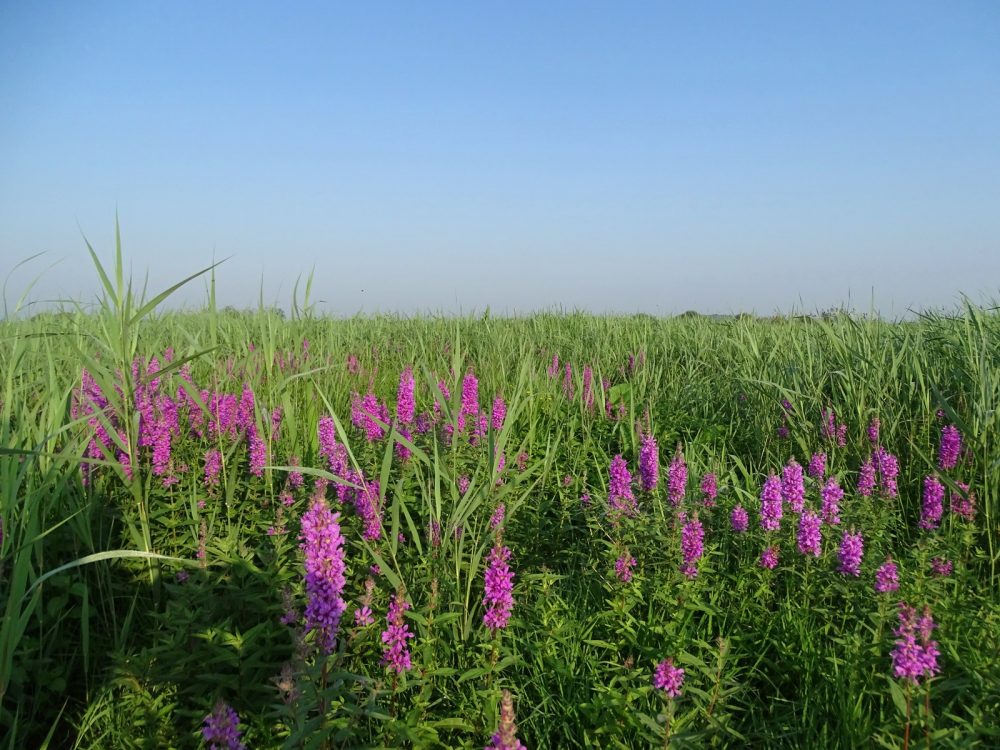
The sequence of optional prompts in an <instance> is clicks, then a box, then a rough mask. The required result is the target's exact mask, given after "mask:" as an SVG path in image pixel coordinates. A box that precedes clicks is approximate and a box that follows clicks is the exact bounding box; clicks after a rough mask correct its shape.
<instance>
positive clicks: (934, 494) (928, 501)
mask: <svg viewBox="0 0 1000 750" xmlns="http://www.w3.org/2000/svg"><path fill="white" fill-rule="evenodd" d="M942 515H944V485H943V484H941V482H940V481H939V480H938V478H937V477H934V476H930V477H925V478H924V507H923V510H922V511H921V513H920V524H919V525H920V528H922V529H927V530H930V529H936V528H937V527H938V525H939V524H940V523H941V516H942Z"/></svg>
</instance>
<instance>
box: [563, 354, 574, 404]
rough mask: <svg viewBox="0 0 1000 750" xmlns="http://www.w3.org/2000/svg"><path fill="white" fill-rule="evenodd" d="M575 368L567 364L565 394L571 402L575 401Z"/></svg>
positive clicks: (564, 379) (564, 382) (564, 384)
mask: <svg viewBox="0 0 1000 750" xmlns="http://www.w3.org/2000/svg"><path fill="white" fill-rule="evenodd" d="M573 392H574V391H573V366H572V365H571V364H570V363H569V362H567V363H566V370H565V373H564V375H563V393H564V394H565V396H566V398H568V399H569V400H570V401H572V400H573Z"/></svg>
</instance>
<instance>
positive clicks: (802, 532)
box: [798, 510, 823, 557]
mask: <svg viewBox="0 0 1000 750" xmlns="http://www.w3.org/2000/svg"><path fill="white" fill-rule="evenodd" d="M820 523H821V521H820V518H819V516H818V515H816V514H815V513H813V512H812V511H811V510H804V511H803V512H802V515H801V516H799V538H798V542H799V552H801V553H802V554H803V555H812V556H813V557H819V556H820V551H821V550H820V545H821V543H822V541H823V537H822V534H821V533H820Z"/></svg>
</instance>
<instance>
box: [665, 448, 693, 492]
mask: <svg viewBox="0 0 1000 750" xmlns="http://www.w3.org/2000/svg"><path fill="white" fill-rule="evenodd" d="M687 480H688V469H687V464H686V463H684V454H683V453H682V452H681V446H680V444H679V443H678V445H677V452H676V453H674V458H673V460H672V461H671V462H670V466H669V467H667V498H668V499H669V500H670V504H671V505H673V506H675V507H676V506H678V505H680V502H681V500H683V499H684V493H685V491H686V490H687Z"/></svg>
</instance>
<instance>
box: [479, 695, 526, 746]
mask: <svg viewBox="0 0 1000 750" xmlns="http://www.w3.org/2000/svg"><path fill="white" fill-rule="evenodd" d="M514 719H515V716H514V699H513V698H512V697H511V694H510V691H509V690H504V691H503V694H502V697H501V698H500V721H499V726H497V731H496V733H495V734H494V735H493V737H492V738H491V739H490V744H488V745H487V746H486V748H485V750H528V748H526V747H525V746H524V744H523V743H522V742H521V740H519V739H518V738H517V724H515V723H514Z"/></svg>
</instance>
